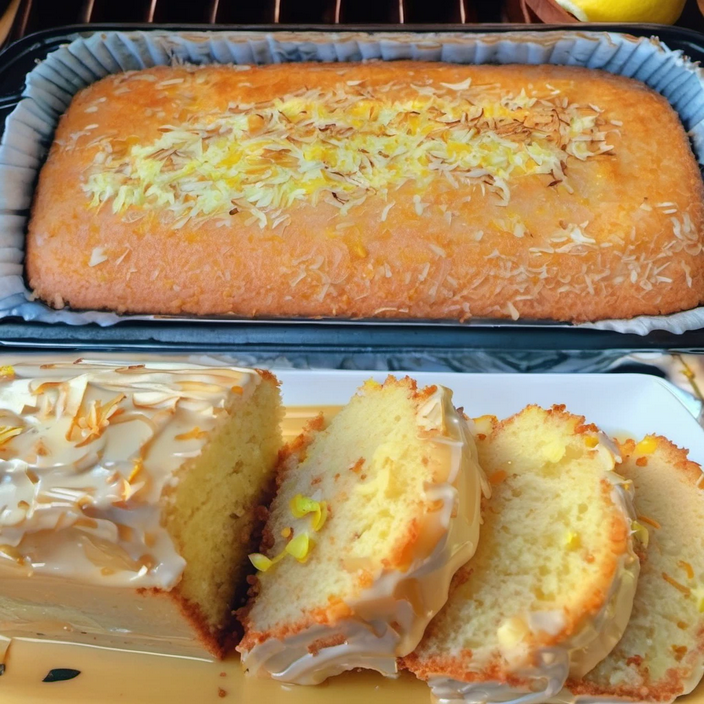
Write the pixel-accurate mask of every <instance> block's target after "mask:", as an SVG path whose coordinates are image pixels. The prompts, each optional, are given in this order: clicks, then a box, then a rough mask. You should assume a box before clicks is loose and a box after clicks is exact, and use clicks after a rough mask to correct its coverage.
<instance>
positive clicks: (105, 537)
mask: <svg viewBox="0 0 704 704" xmlns="http://www.w3.org/2000/svg"><path fill="white" fill-rule="evenodd" d="M0 371H1V372H2V375H1V376H0V570H2V571H3V572H4V573H6V574H7V575H8V576H12V575H13V573H14V574H18V575H22V574H27V575H28V574H32V573H33V572H38V573H43V574H46V575H55V576H61V577H68V578H72V579H77V580H80V581H84V582H85V581H89V582H91V583H97V584H100V585H106V586H108V585H109V586H133V587H144V588H150V587H156V588H161V589H170V588H172V587H173V586H175V584H176V583H177V582H178V580H179V578H180V575H181V573H182V572H183V569H184V567H185V562H184V560H183V559H182V558H181V557H180V556H179V554H178V552H177V550H176V548H175V546H174V544H173V541H172V539H171V537H170V535H169V533H168V532H167V530H166V528H165V527H164V526H163V525H162V520H161V517H162V512H163V509H164V507H165V503H166V502H167V501H168V494H169V492H170V491H171V490H173V488H174V487H175V486H176V484H177V483H178V470H179V469H180V468H181V467H182V466H183V465H184V463H186V462H188V460H190V459H191V458H194V457H197V456H198V455H199V454H200V452H201V450H202V448H203V447H204V445H205V443H206V442H207V438H208V435H209V434H210V431H212V430H213V429H214V428H215V426H216V425H217V424H218V421H219V418H220V416H221V414H223V413H225V412H226V410H227V408H228V406H229V405H230V402H231V401H232V399H233V397H234V396H235V395H237V396H242V395H245V394H249V393H251V389H252V388H253V386H254V384H256V383H257V381H258V379H259V377H258V375H257V374H256V373H254V372H251V371H246V370H240V369H234V368H225V367H212V368H211V367H205V366H198V365H189V364H158V365H155V364H150V365H149V366H145V365H141V364H140V365H134V366H124V365H118V364H109V363H104V362H95V363H93V362H83V361H79V362H77V363H58V364H43V365H26V364H21V365H16V366H5V367H2V368H1V370H0Z"/></svg>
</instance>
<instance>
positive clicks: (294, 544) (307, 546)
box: [284, 533, 315, 562]
mask: <svg viewBox="0 0 704 704" xmlns="http://www.w3.org/2000/svg"><path fill="white" fill-rule="evenodd" d="M314 545H315V543H314V542H313V540H311V538H310V536H309V535H308V533H299V534H298V535H297V536H296V537H295V538H294V539H293V540H291V541H289V542H288V543H287V544H286V547H285V548H284V551H285V552H287V553H288V554H289V555H291V556H292V557H295V558H296V560H298V561H299V562H305V561H306V560H307V559H308V555H310V551H311V550H312V549H313V546H314Z"/></svg>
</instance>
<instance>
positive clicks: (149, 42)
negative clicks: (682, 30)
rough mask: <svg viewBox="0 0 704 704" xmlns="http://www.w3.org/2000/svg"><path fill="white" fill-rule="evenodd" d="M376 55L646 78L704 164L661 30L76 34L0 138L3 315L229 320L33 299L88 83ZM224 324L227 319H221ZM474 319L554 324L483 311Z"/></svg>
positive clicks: (697, 85) (691, 325) (693, 114)
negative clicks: (52, 162)
mask: <svg viewBox="0 0 704 704" xmlns="http://www.w3.org/2000/svg"><path fill="white" fill-rule="evenodd" d="M370 59H380V60H384V61H393V60H398V59H414V60H422V61H445V62H450V63H460V64H479V63H494V64H507V63H522V64H560V65H568V66H584V67H587V68H593V69H602V70H605V71H609V72H610V73H615V74H619V75H623V76H628V77H631V78H637V79H639V80H641V81H643V82H644V83H646V84H647V85H648V86H650V87H651V88H653V89H654V90H656V91H658V92H659V93H661V94H662V95H664V96H665V97H666V98H667V99H668V100H669V101H670V103H671V105H672V106H673V107H674V109H675V110H676V111H677V112H678V113H679V116H680V118H681V119H682V122H683V124H684V126H685V128H686V130H687V131H688V133H689V135H690V137H691V139H692V145H693V148H694V151H695V154H696V156H697V159H698V161H699V163H700V164H702V163H704V73H703V72H702V70H701V69H700V68H699V67H698V65H696V64H694V63H692V62H691V61H690V60H689V59H688V58H687V57H685V56H684V55H683V54H682V52H680V51H671V50H670V49H668V48H667V47H666V46H665V45H664V44H662V43H661V42H660V41H658V40H657V39H655V38H653V39H647V38H636V37H632V36H629V35H624V34H617V33H613V32H586V31H583V32H579V31H554V32H505V33H497V34H481V33H478V34H463V33H451V32H440V33H382V32H376V33H363V32H349V33H343V32H339V33H331V32H325V33H322V32H295V33H294V32H276V33H262V32H227V31H223V32H164V31H150V32H144V31H139V32H117V31H116V32H98V33H94V34H92V35H89V36H79V35H76V38H75V39H73V41H72V42H71V43H70V44H67V45H66V46H63V47H61V48H60V49H58V50H57V51H55V52H53V53H52V54H50V55H49V56H48V57H47V58H46V60H45V61H43V62H42V63H41V64H39V65H38V66H37V67H36V68H34V69H33V70H32V71H30V72H29V73H28V74H27V82H26V86H25V90H24V92H23V94H22V95H23V98H22V100H21V101H20V102H19V104H18V105H17V107H16V108H15V110H14V111H13V112H12V113H11V114H10V116H9V117H8V119H7V122H6V126H5V132H4V134H3V137H2V141H1V142H0V318H3V317H9V316H19V317H21V318H23V319H24V320H27V321H39V322H46V323H53V322H61V323H69V324H72V325H82V324H86V323H97V324H99V325H112V324H114V323H117V322H119V321H122V320H155V321H158V320H160V319H161V320H165V319H168V320H181V321H191V322H196V321H208V322H213V321H214V320H223V319H222V318H220V319H218V318H212V317H200V318H195V317H187V318H186V317H178V316H148V315H139V316H128V315H117V314H116V313H109V312H100V311H72V310H70V309H64V310H53V309H51V308H49V307H48V306H46V305H44V304H43V303H40V302H38V301H32V300H31V292H30V291H29V290H28V289H27V287H26V285H25V281H24V277H23V273H24V272H23V264H22V262H23V258H24V240H25V232H26V226H27V219H28V216H29V208H30V206H31V202H32V193H33V189H34V184H35V183H36V178H37V174H38V172H39V169H40V168H41V164H42V162H43V159H44V157H45V155H46V153H47V150H48V148H49V146H50V144H51V140H52V137H53V134H54V130H55V128H56V125H57V123H58V120H59V117H60V116H61V115H62V114H63V113H64V112H65V111H66V109H67V108H68V106H69V103H70V102H71V99H72V98H73V96H74V95H75V94H76V93H77V92H78V91H79V90H81V89H82V88H84V87H86V86H87V85H89V84H91V83H93V82H95V81H97V80H99V79H101V78H103V77H104V76H107V75H108V74H111V73H118V72H121V71H130V70H134V69H143V68H148V67H152V66H157V65H169V64H172V63H174V62H179V63H180V62H185V63H194V64H207V63H235V64H268V63H282V62H294V61H342V62H344V61H363V60H370ZM226 322H227V319H225V320H223V323H224V324H226ZM383 322H384V323H385V324H389V323H391V322H396V321H388V320H384V321H383ZM409 322H413V323H414V324H416V325H417V324H418V323H419V321H409ZM444 322H445V323H447V321H444ZM466 324H468V325H487V324H491V325H496V324H499V325H546V324H549V323H545V322H533V321H529V320H519V321H503V320H502V321H488V320H482V319H473V320H470V321H469V322H468V323H466ZM575 327H591V328H599V329H606V330H616V331H619V332H624V333H636V334H639V335H645V334H647V333H649V332H651V331H653V330H667V331H669V332H673V333H682V332H685V331H686V330H693V329H697V328H701V327H704V307H700V308H695V309H692V310H689V311H685V312H682V313H676V314H674V315H667V316H641V317H637V318H633V319H631V320H604V321H600V322H597V323H589V324H584V325H580V326H575Z"/></svg>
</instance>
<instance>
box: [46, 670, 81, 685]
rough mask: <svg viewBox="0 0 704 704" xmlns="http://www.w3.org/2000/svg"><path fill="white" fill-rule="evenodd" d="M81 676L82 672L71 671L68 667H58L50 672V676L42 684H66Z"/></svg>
mask: <svg viewBox="0 0 704 704" xmlns="http://www.w3.org/2000/svg"><path fill="white" fill-rule="evenodd" d="M80 674H81V671H80V670H71V669H70V668H67V667H57V668H54V669H53V670H49V674H48V675H47V676H46V677H45V678H44V679H43V680H42V682H64V681H65V680H72V679H73V678H74V677H78V675H80Z"/></svg>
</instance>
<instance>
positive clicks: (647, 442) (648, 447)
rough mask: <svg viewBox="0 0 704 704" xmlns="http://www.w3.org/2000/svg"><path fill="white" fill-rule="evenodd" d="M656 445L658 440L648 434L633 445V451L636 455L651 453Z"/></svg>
mask: <svg viewBox="0 0 704 704" xmlns="http://www.w3.org/2000/svg"><path fill="white" fill-rule="evenodd" d="M657 447H658V441H657V440H656V439H655V438H653V437H650V436H648V437H647V438H644V439H643V440H641V441H640V442H639V443H638V444H637V445H636V446H635V448H634V450H633V452H634V453H635V454H636V455H652V454H653V452H655V450H656V449H657Z"/></svg>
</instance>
